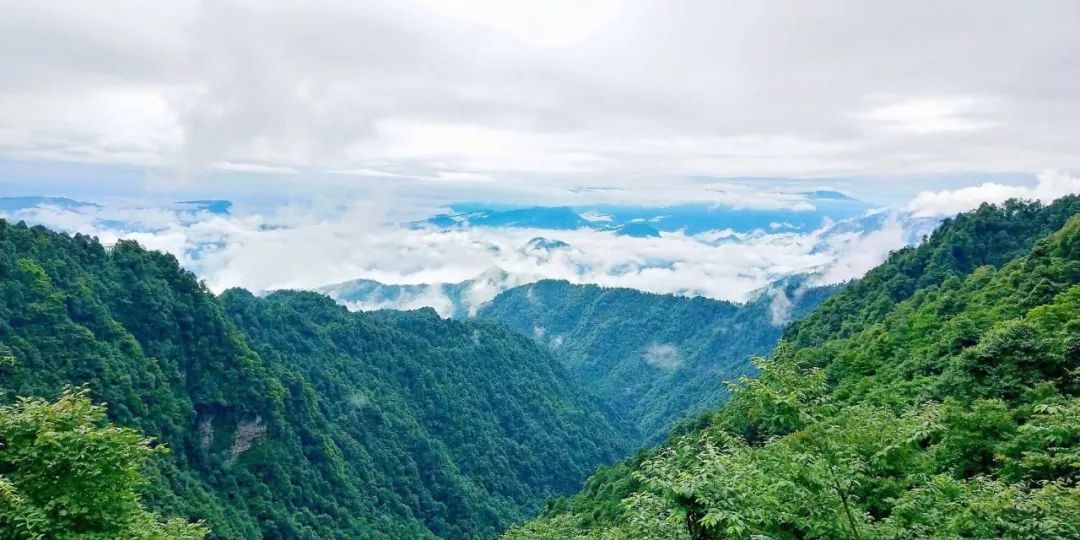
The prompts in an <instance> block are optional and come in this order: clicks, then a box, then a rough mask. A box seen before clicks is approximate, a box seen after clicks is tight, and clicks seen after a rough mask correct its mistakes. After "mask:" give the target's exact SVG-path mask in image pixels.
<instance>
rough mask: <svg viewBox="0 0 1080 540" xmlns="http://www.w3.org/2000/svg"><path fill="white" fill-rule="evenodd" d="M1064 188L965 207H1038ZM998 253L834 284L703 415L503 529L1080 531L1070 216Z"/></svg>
mask: <svg viewBox="0 0 1080 540" xmlns="http://www.w3.org/2000/svg"><path fill="white" fill-rule="evenodd" d="M1075 204H1076V198H1075V197H1073V198H1068V199H1066V200H1065V201H1063V202H1062V201H1059V203H1058V204H1056V205H1054V206H1052V207H1050V208H1049V209H1043V210H1040V208H1039V207H1038V206H1037V205H1030V206H1023V205H1020V206H1017V205H1015V204H1010V205H1009V206H1006V208H1004V209H992V208H991V209H987V208H983V209H981V210H980V211H979V212H977V213H976V214H980V213H981V214H983V215H984V216H985V215H991V216H993V217H994V218H995V219H994V220H992V221H993V222H997V223H1000V222H1001V221H1000V220H998V219H997V218H999V217H1000V215H1005V216H1006V217H1011V218H1012V219H1015V220H1031V221H1036V222H1044V221H1043V220H1044V219H1045V218H1046V215H1049V214H1050V213H1053V212H1061V210H1062V207H1063V206H1065V205H1073V206H1068V207H1069V208H1074V209H1075ZM1040 212H1044V213H1045V215H1044V214H1041V213H1040ZM1075 213H1076V212H1075V210H1074V211H1073V214H1075ZM999 214H1000V215H999ZM969 219H975V218H969ZM1026 225H1030V223H1027V224H1024V223H1019V224H1018V225H1017V227H1019V228H1023V227H1025V226H1026ZM980 227H981V225H979V223H977V222H967V223H965V229H967V230H969V231H971V230H980ZM946 232H948V231H946ZM950 234H951V233H950ZM995 241H996V242H998V243H999V244H1001V245H1014V244H1015V243H1013V242H1010V239H1009V238H998V239H997V240H995ZM985 242H986V238H981V237H979V238H970V237H968V236H965V235H953V237H952V238H950V239H949V241H948V242H945V243H944V244H943V243H942V242H937V243H934V242H931V243H930V244H928V245H925V246H922V247H920V248H919V249H920V250H923V253H914V254H912V253H901V254H899V255H898V256H897V257H894V258H893V259H892V260H891V261H890V263H889V264H887V265H886V267H885V268H883V269H879V270H878V271H876V275H877V276H878V278H875V279H877V281H878V283H882V284H883V283H889V282H892V283H894V284H897V283H909V279H910V280H912V281H911V282H918V281H919V280H920V279H921V278H922V275H920V274H919V273H908V274H906V275H905V276H904V278H903V279H900V278H895V277H893V278H890V276H897V275H901V274H904V272H901V271H898V269H897V267H898V266H899V265H902V264H904V263H907V262H910V261H911V260H913V259H919V258H924V257H925V255H926V252H930V253H939V254H940V253H942V252H950V253H953V254H960V255H961V256H966V254H965V252H964V246H971V245H977V244H979V243H985ZM949 245H952V246H953V247H957V248H958V249H955V250H953V249H952V248H950V247H949ZM926 260H929V259H926ZM943 262H944V263H948V260H946V259H942V258H939V259H938V260H937V264H934V265H925V266H924V267H923V268H924V270H927V269H929V268H931V266H932V267H933V268H936V269H941V268H949V267H950V266H951V265H949V264H942V263H943ZM1003 264H1004V265H1003V266H1002V267H1000V268H995V267H994V266H992V265H991V266H976V267H972V268H970V269H968V270H961V269H959V268H958V267H956V266H952V271H948V272H943V274H942V275H939V276H934V277H932V278H926V279H925V280H923V282H924V283H925V286H924V287H921V288H917V289H914V290H908V291H901V290H900V289H895V290H893V291H892V292H893V293H895V294H896V295H898V296H903V297H904V298H905V299H903V300H902V301H900V302H899V303H895V304H890V307H889V308H888V309H886V310H879V309H878V308H880V306H877V307H871V306H874V305H876V304H878V303H880V302H881V301H882V298H887V297H888V295H885V296H883V295H882V294H881V291H879V290H877V289H875V288H865V289H863V294H861V295H850V294H848V295H846V296H845V295H840V296H837V297H835V298H834V300H830V301H828V302H826V304H825V305H823V306H822V307H821V308H820V309H819V310H818V311H817V312H815V314H814V315H812V316H811V317H809V318H808V319H806V321H804V323H802V324H804V325H809V326H808V328H809V331H808V332H806V333H803V334H802V337H801V338H800V339H798V340H796V341H797V342H798V343H801V345H800V344H795V345H792V344H787V343H782V344H781V345H780V346H779V347H778V348H777V349H776V351H775V352H774V354H773V357H772V358H771V359H770V360H759V361H758V365H759V368H760V370H761V375H760V376H759V377H757V378H752V379H751V378H743V379H741V380H739V381H738V382H736V383H734V384H733V385H732V391H733V398H732V400H731V401H730V402H729V403H728V404H726V405H725V406H724V407H722V408H721V409H720V410H718V411H717V412H715V413H714V414H712V415H710V416H709V417H707V418H703V419H702V420H701V421H700V422H699V425H698V429H697V430H695V431H692V432H690V433H687V434H685V435H681V436H678V437H676V438H674V439H673V440H671V441H669V442H668V444H667V445H665V446H664V447H663V448H661V449H659V450H657V451H655V452H653V453H651V454H649V455H646V456H641V457H639V458H638V460H637V461H636V462H632V463H629V464H624V465H621V466H620V467H616V468H613V469H608V470H605V471H602V472H601V474H600V475H598V478H594V479H593V480H590V482H589V484H588V485H587V489H586V491H585V492H583V493H581V494H579V495H576V496H574V497H571V498H569V499H562V500H557V501H554V502H553V503H551V504H550V505H549V510H548V511H547V512H546V513H545V515H544V517H542V518H540V519H538V520H535V521H533V522H530V523H526V524H524V525H523V526H521V527H519V528H517V529H514V530H512V531H510V532H509V533H508V534H507V535H506V537H507V538H510V539H523V538H545V539H546V538H552V539H554V538H583V539H603V538H629V539H633V538H641V539H645V538H650V539H651V538H660V539H663V538H671V539H693V540H699V539H714V538H756V539H765V538H770V539H796V538H821V539H831V538H851V539H870V538H874V539H878V538H883V539H907V538H941V539H946V538H1025V539H1026V538H1031V539H1072V538H1077V537H1080V487H1078V485H1077V483H1078V481H1080V217H1074V218H1073V219H1071V220H1070V221H1068V222H1067V223H1066V224H1065V225H1064V226H1063V227H1062V228H1061V230H1059V231H1058V232H1056V233H1054V234H1051V235H1049V236H1047V237H1045V238H1043V239H1042V240H1040V241H1038V242H1037V243H1036V244H1035V245H1034V247H1032V248H1029V249H1028V250H1026V251H1024V254H1023V255H1021V256H1017V257H1014V258H1013V259H1012V260H1011V261H1010V262H1005V263H1003ZM890 265H892V267H891V268H890V267H889V266H890ZM908 268H910V267H908ZM856 290H858V289H856ZM868 298H869V300H868ZM828 327H832V328H838V329H842V331H837V332H836V338H835V339H831V340H827V339H820V336H822V335H824V334H823V333H822V332H823V330H822V329H823V328H828ZM804 330H805V329H804ZM799 331H800V328H799V326H798V325H797V326H796V327H795V328H794V329H793V330H792V332H790V333H789V335H793V336H799Z"/></svg>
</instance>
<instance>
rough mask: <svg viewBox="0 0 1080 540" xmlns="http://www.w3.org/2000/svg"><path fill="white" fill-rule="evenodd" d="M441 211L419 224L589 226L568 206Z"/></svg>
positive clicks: (439, 225) (557, 227) (457, 225)
mask: <svg viewBox="0 0 1080 540" xmlns="http://www.w3.org/2000/svg"><path fill="white" fill-rule="evenodd" d="M452 210H455V211H454V212H453V213H449V214H438V215H435V216H432V217H431V218H429V219H427V220H425V221H422V222H420V223H419V224H427V225H434V226H436V227H441V228H452V227H519V228H535V229H552V230H564V231H565V230H574V229H580V228H581V227H585V226H587V225H589V221H588V220H586V219H585V218H583V217H581V216H580V215H579V214H578V213H577V212H575V211H574V210H573V209H572V208H570V207H568V206H534V207H529V208H514V209H510V210H493V209H481V210H465V211H457V210H456V209H454V208H452Z"/></svg>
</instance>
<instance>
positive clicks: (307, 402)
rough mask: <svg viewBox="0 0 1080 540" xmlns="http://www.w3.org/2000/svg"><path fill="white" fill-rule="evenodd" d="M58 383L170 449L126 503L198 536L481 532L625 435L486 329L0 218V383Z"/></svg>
mask: <svg viewBox="0 0 1080 540" xmlns="http://www.w3.org/2000/svg"><path fill="white" fill-rule="evenodd" d="M69 385H75V386H83V385H85V387H86V388H87V389H88V391H89V397H90V398H91V399H92V400H93V401H94V402H104V403H106V404H107V409H108V413H109V418H110V420H111V421H113V422H115V423H116V424H118V425H119V426H124V427H127V428H134V429H137V430H138V431H140V432H142V433H145V434H146V435H148V436H152V437H154V438H155V440H156V442H155V444H164V445H167V447H168V448H169V450H170V452H169V453H168V454H167V455H162V454H160V453H156V454H155V455H154V456H153V457H152V458H150V461H149V464H148V467H147V469H146V471H145V475H146V477H147V479H148V482H149V483H148V485H147V486H146V487H145V488H144V489H143V490H142V491H143V500H144V501H145V504H146V506H147V508H148V509H149V510H152V511H155V512H158V513H160V514H161V515H163V516H182V517H186V518H197V519H202V520H205V522H206V525H208V526H209V528H210V529H211V531H212V532H211V537H212V538H433V537H443V538H487V537H491V536H493V535H495V534H497V532H498V531H499V530H501V529H502V528H503V527H505V526H506V525H507V524H509V523H513V522H518V521H520V520H522V519H524V518H525V517H527V516H529V515H531V514H533V513H534V512H535V511H537V510H538V509H539V508H540V505H541V504H542V502H543V500H544V499H546V498H548V497H550V496H553V495H556V494H559V493H567V492H569V491H572V490H573V489H576V488H577V487H578V486H579V485H580V482H581V481H582V480H583V479H584V478H585V476H586V475H587V474H589V472H591V471H592V470H594V468H595V467H596V466H597V465H598V464H601V463H605V462H610V461H612V460H614V459H616V458H618V457H619V456H621V455H625V454H626V452H627V451H628V450H629V447H628V443H627V442H626V441H625V440H624V439H623V438H622V437H620V436H619V434H618V433H617V431H616V429H615V428H613V427H612V426H611V425H610V424H609V423H608V421H607V420H606V419H605V417H604V415H603V414H602V411H603V406H602V405H601V404H599V403H597V402H595V401H594V400H593V399H592V398H590V397H589V396H588V392H587V391H585V389H583V388H581V387H580V386H579V385H577V384H576V382H575V380H574V378H573V377H571V376H570V374H569V373H568V372H567V371H566V370H565V369H563V368H562V367H561V365H560V364H559V363H558V362H557V361H556V360H555V359H554V358H553V357H552V356H551V355H550V354H549V353H548V352H546V351H544V350H542V349H540V348H539V347H537V346H536V345H535V344H534V343H533V342H532V341H531V340H530V339H527V338H525V337H522V336H519V335H518V334H516V333H514V332H511V331H509V330H507V329H504V328H503V327H501V326H500V325H497V324H493V323H490V322H483V321H466V322H461V321H452V320H445V319H440V318H439V317H438V316H437V315H436V314H435V313H434V312H433V311H432V310H421V311H415V312H395V313H351V312H349V311H347V310H346V309H345V308H344V307H342V306H339V305H337V304H335V303H334V302H333V301H332V300H331V299H329V298H327V297H325V296H322V295H319V294H316V293H310V292H308V293H300V292H279V293H274V294H271V295H268V296H266V297H264V298H259V297H255V296H253V295H251V294H250V293H248V292H246V291H242V290H230V291H227V292H226V293H224V294H223V295H221V297H215V296H213V295H212V294H210V293H209V292H208V291H207V290H206V288H205V287H204V286H203V285H202V284H200V283H199V281H198V280H197V279H196V278H195V276H194V275H193V274H191V273H190V272H187V271H184V270H182V269H181V268H180V267H179V265H178V264H177V261H176V259H175V258H173V257H172V256H169V255H165V254H162V253H159V252H151V251H146V250H144V249H142V248H141V247H139V246H138V245H137V244H135V243H133V242H130V241H120V242H118V243H116V244H115V245H114V246H112V247H111V248H108V249H106V248H105V247H104V246H102V245H101V244H100V243H99V242H97V241H96V240H95V239H93V238H90V237H87V236H83V235H75V236H69V235H66V234H60V233H55V232H52V231H49V230H47V229H45V228H42V227H27V226H25V225H23V224H11V223H9V222H6V221H3V220H0V400H2V401H3V402H8V403H10V402H12V401H13V400H14V399H15V398H16V397H17V396H41V397H44V398H47V399H52V398H54V397H56V396H57V395H59V394H60V393H61V391H62V390H63V389H64V388H65V387H67V386H69ZM62 402H63V401H62V400H61V403H62ZM20 440H21V439H20ZM6 442H7V443H11V441H6ZM2 451H3V452H9V451H15V450H14V449H13V448H12V447H5V448H4V449H3V450H2ZM8 472H9V471H7V470H5V469H0V474H7V473H8ZM2 486H4V484H2V483H0V487H2ZM2 522H3V519H0V525H3V523H2Z"/></svg>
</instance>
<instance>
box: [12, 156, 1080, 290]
mask: <svg viewBox="0 0 1080 540" xmlns="http://www.w3.org/2000/svg"><path fill="white" fill-rule="evenodd" d="M1019 189H1020V188H1009V189H1004V190H1003V189H1001V188H1000V187H999V186H996V185H983V186H977V187H974V188H963V189H960V190H955V191H951V192H944V191H943V192H927V193H923V194H920V195H919V196H918V197H916V198H915V199H914V200H913V201H911V203H910V204H909V205H908V206H907V207H906V208H904V209H895V210H878V211H877V212H880V216H879V217H880V219H875V220H864V221H866V222H867V223H873V224H874V225H873V228H871V229H859V228H852V227H844V226H842V225H843V224H842V223H841V224H836V223H831V222H828V221H826V223H824V224H823V225H822V226H821V227H820V228H818V229H817V230H813V231H796V232H777V231H764V230H759V231H753V232H742V233H740V232H735V231H731V230H715V231H708V232H705V233H701V234H696V235H689V234H685V233H683V232H664V233H662V234H661V235H660V236H659V237H658V238H638V237H631V236H619V235H616V234H613V233H612V232H609V231H599V230H589V229H579V230H572V231H553V230H541V229H528V228H485V227H474V228H461V229H449V230H443V229H436V228H430V227H416V226H413V225H409V224H401V223H393V222H389V221H388V220H387V219H386V217H385V215H386V214H385V208H386V205H387V201H377V202H375V201H373V202H364V201H358V202H356V203H353V204H351V205H348V206H345V207H341V206H337V207H334V208H328V207H323V206H320V205H301V206H284V207H280V208H277V209H274V210H272V211H269V212H267V211H262V212H244V211H242V209H241V210H239V211H236V212H233V213H232V214H214V213H210V212H205V211H191V210H177V209H175V208H162V207H155V206H139V205H105V206H102V207H99V208H94V207H90V208H82V209H78V210H72V209H62V208H56V207H48V206H45V207H38V208H31V209H26V210H21V211H18V212H14V213H12V214H9V215H7V216H5V217H7V218H9V219H14V220H19V219H24V220H26V221H28V222H33V223H40V224H44V225H46V226H49V227H52V228H56V229H59V230H64V231H71V232H81V233H84V234H90V235H94V236H97V237H98V238H99V239H101V241H102V242H104V243H106V244H111V243H114V242H116V241H117V240H119V239H121V238H127V239H131V240H135V241H137V242H139V243H140V244H141V245H143V246H145V247H147V248H149V249H156V250H162V251H166V252H169V253H171V254H173V255H174V256H176V258H177V259H178V260H179V261H180V263H181V264H182V265H183V266H184V267H185V268H187V269H189V270H191V271H193V272H195V273H196V274H197V275H198V276H199V277H200V278H201V279H203V280H204V281H205V283H206V284H207V286H208V287H209V288H210V289H211V290H213V291H215V292H220V291H222V290H225V289H227V288H229V287H244V288H247V289H250V290H253V291H256V292H261V291H269V290H275V289H316V288H319V287H323V286H326V285H329V284H333V283H338V282H342V281H347V280H352V279H358V278H365V279H372V280H376V281H379V282H382V283H387V284H418V283H426V284H431V283H455V282H460V281H465V280H469V279H473V278H475V277H477V276H478V275H482V274H484V273H485V272H488V273H489V274H490V272H491V269H493V268H499V269H502V270H503V271H505V272H506V274H508V275H509V276H512V278H511V279H512V281H513V283H512V284H522V283H528V282H531V281H535V280H539V279H545V278H550V279H565V280H568V281H570V282H573V283H594V284H599V285H603V286H610V287H630V288H635V289H640V290H644V291H649V292H655V293H674V294H682V295H700V296H705V297H709V298H715V299H722V300H731V301H744V300H746V299H747V298H748V297H749V296H750V295H752V294H753V293H754V292H755V291H758V290H761V289H762V288H763V287H765V286H767V285H768V284H770V283H772V282H774V281H776V280H779V279H782V278H784V277H787V276H792V275H798V274H812V276H813V277H812V281H811V284H813V285H819V284H820V285H824V284H833V283H841V282H844V281H847V280H851V279H854V278H858V277H860V276H862V275H863V274H864V273H865V272H866V271H867V270H869V269H870V268H873V267H874V266H876V265H878V264H880V263H881V262H882V261H884V259H885V258H886V257H887V255H888V253H889V252H890V251H892V250H896V249H899V248H901V247H903V246H905V245H908V244H909V243H911V242H912V241H915V240H917V239H918V238H920V237H921V236H922V235H923V234H925V233H926V232H929V229H930V227H932V225H933V223H935V222H936V221H935V220H934V219H932V218H931V216H941V215H945V214H948V213H952V212H955V211H960V210H964V209H969V208H973V207H975V206H978V204H980V203H981V202H983V201H985V200H990V201H992V202H999V200H1000V199H1001V197H1003V196H1005V195H1020V196H1026V197H1027V198H1033V199H1035V198H1037V199H1042V200H1047V201H1048V200H1051V199H1053V198H1056V197H1059V196H1061V195H1064V194H1067V193H1075V192H1080V179H1078V178H1077V177H1074V176H1069V175H1065V174H1061V173H1057V172H1046V173H1043V174H1042V175H1040V176H1039V182H1038V185H1037V186H1036V187H1034V188H1023V189H1024V190H1026V191H1023V192H1021V191H1019ZM536 237H544V238H548V239H553V240H560V241H562V242H565V243H567V244H569V246H568V247H562V248H557V249H552V250H545V251H542V252H537V251H536V250H529V249H524V248H525V246H526V245H527V244H528V242H529V241H530V240H531V239H533V238H536ZM483 290H484V291H487V292H485V293H483V294H484V295H485V296H492V297H493V296H494V295H495V294H496V293H497V292H498V291H499V287H489V288H484V289H483ZM432 295H433V296H438V293H437V292H433V293H432ZM487 299H489V298H476V299H474V301H475V302H478V303H479V302H483V301H486V300H487ZM424 303H425V304H428V305H441V304H445V302H444V299H440V298H429V299H428V301H426V302H424ZM383 307H386V306H383ZM409 307H416V306H409Z"/></svg>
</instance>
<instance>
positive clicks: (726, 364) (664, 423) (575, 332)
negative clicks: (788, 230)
mask: <svg viewBox="0 0 1080 540" xmlns="http://www.w3.org/2000/svg"><path fill="white" fill-rule="evenodd" d="M836 289H837V287H808V286H806V283H805V280H803V279H791V280H789V281H787V282H782V283H778V284H775V288H774V290H772V291H769V292H767V293H765V292H763V293H762V294H760V295H758V296H756V297H755V298H753V299H752V300H751V301H750V302H747V303H745V304H735V303H731V302H723V301H719V300H711V299H708V298H702V297H695V298H687V297H682V296H674V295H670V294H650V293H646V292H641V291H637V290H633V289H618V288H605V287H598V286H595V285H573V284H570V283H568V282H566V281H540V282H538V283H534V284H531V285H524V286H521V287H517V288H514V289H510V290H508V291H505V292H503V293H502V294H500V295H498V296H497V297H495V299H493V300H492V301H491V302H489V303H488V304H486V305H484V306H483V307H482V308H481V309H480V311H479V312H478V314H477V315H478V316H479V317H481V318H488V319H494V320H497V321H500V322H502V323H505V324H506V325H508V326H510V327H511V328H514V329H516V330H518V331H519V332H522V333H524V334H526V335H529V336H533V337H534V338H535V340H536V341H537V342H539V343H541V344H543V345H545V346H547V347H548V348H549V349H551V350H552V352H553V353H554V354H555V355H556V356H557V357H558V358H559V359H560V360H562V362H563V363H564V364H565V365H566V367H567V369H569V370H570V372H571V373H572V374H573V375H574V376H575V377H576V378H577V379H578V380H579V381H581V382H582V383H583V384H584V385H585V386H586V387H588V388H589V389H590V390H591V391H593V392H595V393H596V395H598V396H599V397H600V399H601V400H602V402H603V403H604V404H605V405H606V406H607V408H608V410H609V411H610V413H611V414H614V415H615V417H616V418H621V419H624V420H625V422H626V424H628V426H626V427H627V428H628V429H629V430H630V431H629V433H630V434H631V436H635V437H636V438H637V440H638V441H640V445H641V446H645V445H647V444H649V445H651V444H654V443H656V442H659V441H660V440H662V439H663V437H665V436H666V435H667V434H668V431H669V430H670V429H671V427H672V425H673V424H674V423H675V422H677V421H679V420H683V419H686V418H691V417H693V416H695V415H697V414H700V413H701V412H703V411H705V410H708V409H709V408H712V407H715V406H717V405H719V404H720V403H722V402H723V401H724V400H726V399H727V397H728V391H727V388H726V387H725V386H724V385H723V381H725V380H730V379H734V378H737V377H739V376H742V375H747V374H750V373H752V372H753V369H754V368H753V365H752V364H751V363H750V359H751V357H753V356H757V355H762V354H766V353H768V352H769V350H771V349H772V348H773V347H774V346H775V345H776V342H777V340H778V339H779V338H780V333H781V331H782V329H783V324H784V323H785V322H787V320H789V319H791V318H795V319H797V318H799V317H802V316H803V315H805V314H806V313H807V312H808V311H809V310H810V309H812V308H813V307H814V306H816V305H817V304H819V303H820V302H821V301H822V300H824V299H825V298H827V297H828V296H829V295H830V294H832V293H833V292H835V290H836ZM776 295H783V298H782V302H778V301H777V300H776V298H777V297H776Z"/></svg>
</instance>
